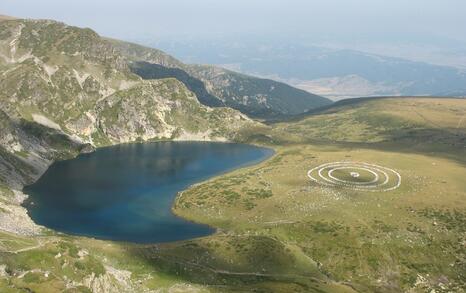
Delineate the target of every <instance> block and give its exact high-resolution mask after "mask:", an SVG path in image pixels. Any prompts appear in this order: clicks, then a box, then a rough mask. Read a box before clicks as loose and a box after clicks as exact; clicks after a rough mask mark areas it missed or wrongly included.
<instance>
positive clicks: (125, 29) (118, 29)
mask: <svg viewBox="0 0 466 293" xmlns="http://www.w3.org/2000/svg"><path fill="white" fill-rule="evenodd" d="M0 14H7V15H13V16H18V17H30V18H51V19H57V20H62V21H64V22H67V23H69V24H74V25H78V26H85V27H91V28H93V29H95V30H96V31H98V32H99V33H101V34H104V35H107V36H112V37H118V38H122V39H131V40H137V39H143V38H152V37H153V38H160V39H163V38H169V37H170V38H175V39H176V38H182V37H186V36H193V37H199V36H204V37H206V36H207V37H209V36H217V35H220V34H222V35H229V34H235V35H241V34H264V35H273V34H290V35H300V36H303V35H304V36H307V35H308V36H317V37H325V36H327V35H330V36H334V37H337V38H338V37H342V38H343V37H347V38H348V37H351V36H352V35H353V34H357V35H359V36H364V35H367V36H374V35H379V36H384V35H385V34H387V35H391V36H397V35H400V36H402V35H405V36H406V35H407V36H410V35H413V36H415V35H419V36H421V35H422V36H424V37H426V36H427V37H429V36H432V37H433V36H436V37H448V38H453V39H458V40H462V41H466V17H465V15H466V1H465V0H146V1H144V0H126V1H125V0H40V1H39V0H1V1H0Z"/></svg>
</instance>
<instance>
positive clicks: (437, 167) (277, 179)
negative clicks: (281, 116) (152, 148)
mask: <svg viewBox="0 0 466 293" xmlns="http://www.w3.org/2000/svg"><path fill="white" fill-rule="evenodd" d="M465 120H466V101H464V100H450V99H446V100H445V99H383V100H370V101H365V102H363V103H356V104H350V105H346V106H341V107H337V108H330V109H327V110H326V111H324V112H323V113H319V114H316V115H313V116H309V117H307V118H305V119H303V120H300V121H297V122H292V123H281V124H277V125H273V126H272V127H271V128H270V129H268V130H266V131H265V132H264V133H263V134H262V135H257V134H255V135H254V136H252V137H253V138H254V139H255V140H256V142H261V143H266V144H271V145H273V146H274V148H275V149H276V150H277V154H276V155H275V157H274V158H273V159H271V160H269V161H268V162H266V163H263V164H261V165H259V166H256V167H251V168H249V169H247V170H239V171H236V172H234V173H233V174H229V175H227V176H223V177H220V178H216V179H214V180H211V181H209V182H207V183H205V184H201V185H198V186H195V187H193V188H191V189H190V190H188V191H187V192H184V193H183V196H182V197H181V199H179V200H178V202H177V205H176V208H175V211H176V212H177V213H178V214H180V215H182V216H184V217H187V218H191V219H196V220H198V221H201V222H204V223H209V224H212V225H214V226H218V227H221V228H222V229H226V230H228V231H234V232H232V233H235V234H245V233H247V234H253V235H257V234H259V235H267V236H268V237H276V238H277V239H279V240H280V241H281V242H282V243H292V244H293V245H296V246H297V247H299V248H300V249H301V250H302V251H303V252H304V253H305V254H306V255H307V256H308V257H310V258H311V259H313V260H315V261H318V262H319V263H320V264H321V270H322V271H325V272H327V273H328V274H329V276H331V277H332V278H334V279H336V280H338V281H345V282H349V283H351V284H352V286H353V287H355V288H357V289H358V290H360V291H365V292H373V291H377V292H400V291H406V290H409V289H412V290H414V292H424V291H425V290H427V288H435V289H436V290H438V291H442V287H443V288H447V289H445V290H443V291H446V290H448V288H449V289H450V290H452V291H453V292H457V291H458V292H459V291H460V290H461V289H460V287H461V288H463V289H464V286H465V284H466V280H465V279H464V275H465V272H466V270H465V269H466V267H465V262H464V257H465V254H464V246H463V245H464V240H465V230H464V227H465V224H466V183H465V182H464V180H463V178H464V176H465V174H466V123H465V122H466V121H465ZM341 160H353V161H364V162H369V163H375V164H379V165H382V166H387V167H390V168H394V169H396V170H398V171H399V172H400V174H401V176H402V182H403V184H402V186H401V187H400V188H399V189H397V190H395V191H392V192H386V193H365V192H356V191H345V190H337V189H332V188H322V187H320V186H316V185H314V184H311V183H310V182H309V179H308V178H307V177H306V172H307V170H309V169H310V168H312V167H313V166H317V165H320V164H322V163H326V162H333V161H341ZM416 283H417V285H416Z"/></svg>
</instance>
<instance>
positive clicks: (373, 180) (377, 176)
mask: <svg viewBox="0 0 466 293" xmlns="http://www.w3.org/2000/svg"><path fill="white" fill-rule="evenodd" d="M345 169H353V170H364V171H366V172H369V173H371V174H373V175H374V179H372V180H371V181H365V182H364V181H363V182H353V181H348V180H343V179H339V178H336V177H335V176H333V175H332V173H333V172H334V171H337V170H345ZM356 174H358V176H353V175H351V177H353V178H358V177H359V176H360V173H357V172H356ZM328 177H330V178H331V179H333V180H336V181H340V182H343V183H347V184H354V185H366V184H371V183H375V182H377V181H378V180H379V174H377V173H375V172H374V171H372V170H369V169H367V168H361V167H339V168H333V169H330V171H328Z"/></svg>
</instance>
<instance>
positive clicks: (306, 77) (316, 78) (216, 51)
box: [159, 41, 466, 99]
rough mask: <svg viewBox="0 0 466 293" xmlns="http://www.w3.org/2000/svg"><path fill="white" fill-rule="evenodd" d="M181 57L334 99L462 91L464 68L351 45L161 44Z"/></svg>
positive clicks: (258, 42)
mask: <svg viewBox="0 0 466 293" xmlns="http://www.w3.org/2000/svg"><path fill="white" fill-rule="evenodd" d="M159 45H160V46H161V47H162V48H164V49H165V50H167V51H169V52H171V53H174V54H176V55H177V56H179V57H180V58H181V59H182V60H185V61H187V62H194V63H210V64H217V65H221V66H224V67H226V68H230V69H234V70H237V71H240V72H243V73H246V74H252V75H255V76H261V77H268V78H273V79H275V80H280V81H285V82H288V83H289V84H291V85H294V86H297V87H299V88H302V89H305V90H307V91H309V92H313V93H315V94H318V95H322V96H325V97H329V98H332V99H342V98H352V97H361V96H394V95H440V94H443V93H457V92H460V93H461V92H465V91H466V72H465V71H464V70H463V69H458V68H454V67H448V66H439V65H431V64H428V63H423V62H414V61H409V60H404V59H400V58H392V57H386V56H380V55H375V54H368V53H363V52H358V51H354V50H337V49H327V48H321V47H315V46H307V45H283V44H279V43H273V42H266V43H262V42H260V41H257V42H254V41H246V42H244V43H235V42H231V43H228V42H210V43H209V42H190V41H186V42H173V43H160V44H159Z"/></svg>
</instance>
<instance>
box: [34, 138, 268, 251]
mask: <svg viewBox="0 0 466 293" xmlns="http://www.w3.org/2000/svg"><path fill="white" fill-rule="evenodd" d="M272 153H273V151H272V150H270V149H265V148H259V147H255V146H250V145H243V144H228V143H206V142H157V143H145V144H126V145H119V146H114V147H109V148H103V149H98V150H97V151H96V152H94V153H90V154H82V155H80V156H78V157H77V158H75V159H72V160H67V161H61V162H56V163H54V164H53V165H52V166H50V168H49V169H48V170H47V172H46V173H45V174H44V175H43V176H42V177H41V178H40V179H39V180H38V181H37V182H36V183H34V184H33V185H30V186H27V187H26V188H25V192H26V193H27V194H29V195H30V198H29V199H28V201H27V202H26V203H25V206H26V207H27V209H28V212H29V215H30V216H31V218H32V219H33V220H34V221H35V222H36V223H38V224H40V225H44V226H46V227H48V228H51V229H54V230H57V231H61V232H65V233H68V234H74V235H83V236H91V237H95V238H100V239H110V240H120V241H130V242H138V243H151V242H167V241H176V240H183V239H190V238H195V237H200V236H206V235H209V234H211V233H213V232H214V230H213V229H212V228H210V227H208V226H206V225H200V224H195V223H192V222H189V221H186V220H184V219H181V218H179V217H177V216H175V215H174V214H173V213H172V212H171V206H172V204H173V201H174V199H175V197H176V194H177V192H179V191H182V190H184V189H186V188H187V187H188V186H189V185H191V184H194V183H197V182H200V181H203V180H205V179H207V178H209V177H212V176H215V175H219V174H221V173H224V172H226V171H230V170H232V169H235V168H238V167H242V166H247V165H251V164H255V163H258V162H260V161H262V160H264V159H266V158H267V157H269V156H271V155H272Z"/></svg>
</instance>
